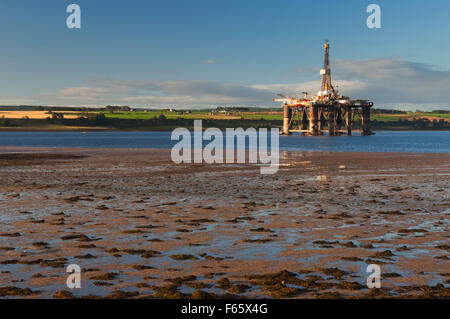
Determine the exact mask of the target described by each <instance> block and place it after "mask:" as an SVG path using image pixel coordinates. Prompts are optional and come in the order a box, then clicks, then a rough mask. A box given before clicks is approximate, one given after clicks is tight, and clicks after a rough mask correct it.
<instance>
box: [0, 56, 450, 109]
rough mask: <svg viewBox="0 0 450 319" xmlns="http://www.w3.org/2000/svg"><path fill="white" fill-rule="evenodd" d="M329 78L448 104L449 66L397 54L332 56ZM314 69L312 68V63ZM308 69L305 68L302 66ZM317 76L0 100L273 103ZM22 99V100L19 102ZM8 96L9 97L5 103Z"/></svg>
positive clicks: (81, 90)
mask: <svg viewBox="0 0 450 319" xmlns="http://www.w3.org/2000/svg"><path fill="white" fill-rule="evenodd" d="M332 67H333V73H332V77H333V83H334V85H335V86H336V87H338V88H339V90H340V92H341V93H342V94H344V95H347V96H350V97H351V98H355V99H370V100H372V101H374V102H375V105H376V106H378V107H387V106H396V107H399V108H403V109H416V108H420V109H424V110H427V109H450V90H449V87H450V71H442V70H438V69H436V68H434V67H433V66H431V65H427V64H423V63H415V62H409V61H405V60H400V59H376V60H337V61H333V65H332ZM311 70H313V68H312V69H311ZM305 71H307V70H305ZM319 89H320V76H319V75H318V74H317V80H316V81H308V82H302V83H276V84H257V83H223V82H219V81H153V80H148V81H143V80H111V79H100V80H92V81H88V82H86V83H85V84H83V85H81V86H75V87H69V88H65V89H63V90H60V91H59V92H55V93H51V94H39V95H37V96H31V97H9V98H5V99H4V100H3V101H2V100H0V103H2V104H13V101H17V103H14V104H24V103H22V102H24V101H27V103H26V104H40V105H45V104H47V105H84V106H104V105H108V104H115V105H116V104H121V105H131V106H138V107H139V106H142V107H167V106H176V107H185V108H188V107H213V106H216V105H234V106H272V107H274V106H277V104H276V103H274V102H272V99H273V98H274V97H276V94H278V93H282V94H286V95H299V96H301V95H302V94H301V92H304V91H306V92H309V93H313V94H315V93H316V92H317V91H318V90H319ZM19 101H20V103H19ZM6 102H8V103H6Z"/></svg>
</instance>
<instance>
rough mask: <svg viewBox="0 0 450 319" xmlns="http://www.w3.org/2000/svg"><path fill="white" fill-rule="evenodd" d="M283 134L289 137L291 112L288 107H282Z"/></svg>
mask: <svg viewBox="0 0 450 319" xmlns="http://www.w3.org/2000/svg"><path fill="white" fill-rule="evenodd" d="M283 113H284V114H283V134H284V135H289V134H291V132H290V130H289V126H290V123H291V117H292V110H291V108H290V107H289V106H288V105H284V106H283Z"/></svg>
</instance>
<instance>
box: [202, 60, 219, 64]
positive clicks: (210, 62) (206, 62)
mask: <svg viewBox="0 0 450 319" xmlns="http://www.w3.org/2000/svg"><path fill="white" fill-rule="evenodd" d="M214 63H217V61H216V60H206V61H202V64H214Z"/></svg>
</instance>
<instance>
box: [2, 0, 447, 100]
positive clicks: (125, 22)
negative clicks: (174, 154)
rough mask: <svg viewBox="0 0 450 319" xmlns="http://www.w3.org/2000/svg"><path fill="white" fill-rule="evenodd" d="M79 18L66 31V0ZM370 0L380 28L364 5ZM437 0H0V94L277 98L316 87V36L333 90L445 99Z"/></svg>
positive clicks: (441, 14)
mask: <svg viewBox="0 0 450 319" xmlns="http://www.w3.org/2000/svg"><path fill="white" fill-rule="evenodd" d="M71 3H76V4H79V5H80V7H81V9H82V28H81V29H80V30H70V29H68V28H67V27H66V24H65V21H66V18H67V16H68V14H67V13H66V7H67V5H69V4H71ZM370 3H376V4H378V5H380V7H381V10H382V11H381V12H382V16H381V19H382V28H381V29H368V28H367V26H366V19H367V17H368V15H369V14H368V13H366V8H367V6H368V5H369V4H370ZM448 12H450V2H449V1H447V0H430V1H414V0H409V1H406V0H389V1H380V0H373V1H360V0H347V1H336V0H324V1H301V0H295V1H287V0H278V1H274V0H273V1H272V0H259V1H256V0H255V1H253V0H220V1H217V0H209V1H203V0H191V1H186V0H176V1H175V0H168V1H167V0H166V1H152V0H129V1H112V0H110V1H106V0H95V1H93V0H71V1H64V0H46V1H35V0H33V1H30V0H1V2H0V38H1V39H2V44H3V45H2V49H1V50H0V72H1V74H2V75H3V76H2V77H1V78H0V104H8V105H15V104H45V105H86V106H103V105H107V104H121V105H130V106H136V107H167V106H175V107H185V108H188V107H190V108H192V107H211V106H217V105H235V106H242V105H249V106H272V107H273V106H276V103H274V102H272V101H271V99H272V98H273V96H274V95H275V94H276V93H278V92H281V93H287V94H298V93H299V92H301V91H305V90H307V91H310V92H315V91H317V90H318V89H319V81H320V76H319V75H318V69H319V68H320V67H321V65H322V63H323V52H322V51H323V48H322V46H323V41H324V40H325V39H328V40H329V41H330V43H331V55H332V56H331V58H332V69H333V73H332V74H333V79H334V80H335V83H336V84H337V85H338V86H339V88H340V90H341V91H342V93H343V94H345V95H349V96H351V97H353V98H367V99H371V100H373V101H374V102H375V103H376V105H377V106H380V107H390V106H395V107H397V108H403V109H416V108H422V109H429V108H433V109H437V108H440V109H450V93H449V91H450V90H449V89H448V87H450V72H449V70H450V59H449V56H450V21H449V19H448Z"/></svg>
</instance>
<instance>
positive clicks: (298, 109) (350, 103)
mask: <svg viewBox="0 0 450 319" xmlns="http://www.w3.org/2000/svg"><path fill="white" fill-rule="evenodd" d="M324 48H325V62H324V67H323V69H321V70H320V74H321V75H322V88H321V90H320V91H319V92H318V93H317V95H314V96H312V97H311V98H308V93H307V92H302V93H303V94H304V98H303V99H301V98H297V97H287V96H284V95H282V94H278V96H279V97H280V98H277V99H274V101H276V102H282V103H283V105H282V106H283V114H284V115H283V129H282V130H281V132H280V134H282V135H289V134H291V133H302V134H304V135H312V136H317V135H323V134H324V133H326V132H328V135H343V134H347V135H351V134H352V126H353V125H352V124H353V123H355V122H356V121H357V120H359V121H360V131H361V135H364V136H367V135H372V134H374V133H372V131H371V130H370V108H371V107H372V106H373V103H372V102H370V101H368V100H351V99H350V98H349V97H347V96H342V95H339V91H338V90H337V89H335V88H334V87H333V85H332V84H331V69H330V44H329V43H328V41H325V46H324Z"/></svg>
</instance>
